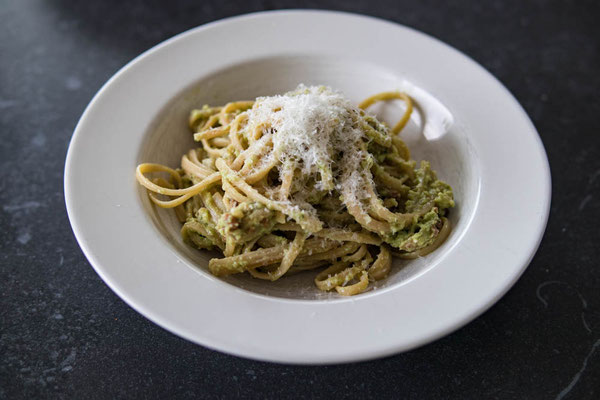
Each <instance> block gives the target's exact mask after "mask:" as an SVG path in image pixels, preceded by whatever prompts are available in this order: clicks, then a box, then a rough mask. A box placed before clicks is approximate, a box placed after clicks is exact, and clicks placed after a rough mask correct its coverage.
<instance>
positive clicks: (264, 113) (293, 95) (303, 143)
mask: <svg viewBox="0 0 600 400" xmlns="http://www.w3.org/2000/svg"><path fill="white" fill-rule="evenodd" d="M363 115H364V112H363V111H361V110H360V109H358V108H357V107H356V106H354V105H353V104H352V103H351V102H350V101H349V100H348V99H347V98H346V97H344V96H343V95H342V94H341V93H339V92H337V91H334V90H333V89H331V88H329V87H325V86H305V85H300V86H298V87H297V88H296V90H294V91H292V92H288V93H286V94H283V95H277V96H270V97H259V98H257V99H256V102H255V104H254V107H253V108H252V109H251V110H249V111H248V124H249V127H250V130H251V131H253V130H256V129H259V130H262V134H263V137H262V139H263V140H264V138H265V137H271V139H272V141H273V151H272V153H271V154H272V155H273V156H275V157H277V158H278V160H279V161H280V162H281V164H282V167H281V168H280V171H283V170H286V167H285V166H286V165H288V166H290V168H296V169H297V170H298V171H300V174H298V175H297V176H295V177H294V178H295V179H294V188H293V190H292V195H293V196H292V199H291V201H292V202H293V203H297V204H298V205H300V206H301V208H303V209H305V210H307V211H310V207H308V206H307V204H306V203H307V202H308V203H313V202H312V201H310V200H311V199H316V198H320V197H322V196H323V195H324V194H325V193H329V192H331V191H332V190H334V189H336V190H341V189H342V188H343V187H351V188H352V189H353V192H354V193H355V194H356V195H357V196H359V197H364V195H361V188H362V186H363V185H362V180H363V179H364V178H365V176H364V175H365V170H364V168H362V167H361V163H362V162H363V161H365V160H367V159H368V158H369V155H368V152H367V151H366V150H365V147H364V143H366V142H367V141H368V140H369V139H368V138H367V137H366V135H365V133H364V129H362V124H363V118H362V116H363ZM384 129H385V128H384ZM384 134H386V135H389V133H388V132H384ZM367 172H368V171H367ZM369 174H370V173H369ZM294 200H295V201H294Z"/></svg>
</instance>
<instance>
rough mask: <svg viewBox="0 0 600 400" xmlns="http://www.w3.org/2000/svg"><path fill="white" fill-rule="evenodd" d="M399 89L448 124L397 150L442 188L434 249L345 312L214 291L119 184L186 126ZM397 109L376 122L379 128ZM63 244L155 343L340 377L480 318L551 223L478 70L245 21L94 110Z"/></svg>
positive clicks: (201, 39) (74, 152)
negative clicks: (229, 105)
mask: <svg viewBox="0 0 600 400" xmlns="http://www.w3.org/2000/svg"><path fill="white" fill-rule="evenodd" d="M405 81H409V82H412V83H414V84H416V85H417V86H418V87H421V88H423V89H424V90H426V91H427V92H429V93H431V94H432V95H433V96H435V97H436V98H437V99H439V100H440V101H441V102H442V103H443V104H444V105H445V106H446V107H447V108H448V109H449V111H450V112H451V113H452V115H453V117H454V124H453V125H452V127H451V129H450V130H449V131H448V132H447V133H446V135H444V136H442V137H441V138H438V139H436V140H427V139H426V138H425V137H423V136H422V135H420V134H419V133H418V132H419V131H418V129H417V126H416V123H417V122H418V120H417V119H415V120H413V121H411V126H409V128H408V131H407V132H403V136H404V138H405V139H406V141H407V142H408V144H409V147H410V148H411V150H412V152H413V157H415V158H416V159H427V160H430V161H431V162H432V165H433V167H434V169H435V170H437V171H438V175H439V176H440V177H441V178H442V179H444V180H445V181H447V182H448V183H450V185H451V186H452V187H453V188H454V193H455V199H456V203H457V206H456V207H455V208H454V209H453V210H452V211H451V214H450V219H451V221H452V223H453V227H454V228H453V231H452V233H451V235H450V237H449V238H448V240H447V241H446V243H444V244H443V246H442V247H440V248H439V249H438V250H436V251H435V252H434V253H432V254H430V255H428V256H426V257H423V258H421V259H418V260H414V261H409V262H400V261H397V262H396V263H395V268H394V269H393V272H392V274H391V275H390V277H389V278H388V279H386V280H384V281H381V282H380V283H379V284H378V285H377V287H375V288H374V290H372V291H369V292H368V293H365V294H361V295H359V296H356V297H352V298H341V297H338V296H337V295H332V294H324V293H322V292H319V291H318V290H316V289H315V288H314V284H313V282H312V279H313V275H314V274H311V273H306V274H299V275H297V276H294V277H289V278H283V279H281V280H279V281H277V282H274V283H270V282H265V281H261V280H254V279H252V278H250V277H249V276H247V275H239V276H232V277H230V278H227V279H223V280H222V279H217V278H215V277H213V276H212V275H210V273H209V272H208V270H207V262H208V260H209V258H211V257H212V256H214V254H209V253H208V252H202V251H198V250H195V249H193V248H190V247H189V246H187V245H185V244H184V243H183V242H182V241H181V238H180V235H179V229H180V224H179V223H178V222H177V220H176V219H175V218H174V215H173V213H172V211H169V210H157V209H156V208H155V207H153V206H152V205H151V203H150V202H149V201H148V198H147V196H146V194H145V191H144V190H143V189H142V188H140V187H139V186H138V185H137V183H136V181H135V177H134V169H135V166H136V165H137V164H138V163H140V162H158V163H164V164H167V165H171V166H178V165H179V160H180V157H181V154H183V153H184V152H185V151H187V150H188V149H189V148H191V147H194V143H193V140H192V138H191V134H190V132H189V130H188V128H187V125H186V120H187V116H188V114H189V111H190V109H192V108H194V107H199V106H201V105H203V104H206V103H208V104H212V105H219V104H223V103H225V102H227V101H231V100H235V99H253V98H255V97H257V96H261V95H270V94H276V93H282V92H286V91H288V90H291V89H293V88H295V87H296V86H297V85H298V84H299V83H305V84H325V85H328V86H331V87H334V88H336V89H339V90H341V91H343V92H344V93H345V94H346V95H347V96H348V97H349V98H350V99H352V100H354V101H356V102H358V101H359V100H361V99H363V98H365V97H367V96H369V95H371V94H374V93H377V92H380V91H386V90H393V89H398V88H400V87H402V86H403V85H404V82H405ZM398 107H399V106H397V105H389V106H385V107H380V108H378V109H377V108H375V109H374V111H375V112H377V113H378V114H379V115H380V116H381V117H382V118H383V119H385V120H388V121H390V122H393V121H394V120H395V118H397V117H398V115H399V113H400V108H398ZM65 198H66V202H67V210H68V213H69V218H70V220H71V224H72V226H73V230H74V232H75V235H76V237H77V240H78V241H79V243H80V245H81V247H82V249H83V251H84V253H85V254H86V256H87V257H88V259H89V260H90V262H91V264H92V265H93V266H94V268H95V269H96V271H97V272H98V274H99V275H100V276H101V277H102V279H104V281H105V282H106V283H107V284H108V285H109V286H110V287H111V288H112V289H113V290H114V291H115V292H116V293H117V294H118V295H119V296H120V297H121V298H123V299H124V300H125V301H126V302H127V303H128V304H130V305H131V306H132V307H133V308H135V309H136V310H138V311H139V312H140V313H142V314H143V315H145V316H146V317H147V318H149V319H151V320H152V321H154V322H156V323H157V324H159V325H160V326H162V327H164V328H166V329H168V330H170V331H172V332H174V333H176V334H178V335H180V336H182V337H184V338H187V339H189V340H191V341H194V342H196V343H199V344H202V345H205V346H208V347H211V348H214V349H217V350H221V351H224V352H227V353H231V354H236V355H240V356H245V357H250V358H255V359H261V360H269V361H278V362H289V363H333V362H343V361H356V360H363V359H369V358H374V357H378V356H383V355H388V354H391V353H394V352H398V351H403V350H408V349H411V348H414V347H416V346H419V345H421V344H423V343H426V342H429V341H431V340H434V339H436V338H438V337H440V336H442V335H444V334H447V333H449V332H451V331H452V330H455V329H457V328H458V327H460V326H462V325H464V324H465V323H467V322H468V321H470V320H471V319H473V318H475V317H476V316H477V315H479V314H480V313H482V312H483V311H484V310H486V309H487V308H488V307H489V306H491V305H492V304H493V303H494V302H495V301H496V300H498V299H499V298H500V297H501V296H502V295H503V294H504V293H505V292H506V291H507V290H508V289H509V288H510V287H511V286H512V284H513V283H514V282H515V281H516V279H517V278H518V277H519V276H520V275H521V273H522V272H523V271H524V269H525V268H526V266H527V264H528V263H529V261H530V260H531V258H532V257H533V254H534V253H535V251H536V249H537V246H538V244H539V241H540V240H541V237H542V234H543V231H544V228H545V224H546V221H547V217H548V212H549V203H550V172H549V168H548V162H547V159H546V155H545V152H544V149H543V146H542V144H541V141H540V139H539V137H538V135H537V133H536V131H535V128H534V127H533V125H532V124H531V122H530V120H529V119H528V118H527V116H526V114H525V113H524V111H523V109H522V108H521V107H520V106H519V104H518V103H517V102H516V100H515V99H514V98H513V97H512V96H511V95H510V93H509V92H508V91H507V90H506V89H505V88H504V87H503V86H502V85H501V84H500V83H499V82H498V81H497V80H496V79H494V77H493V76H491V75H490V74H489V73H488V72H486V71H485V70H484V69H483V68H482V67H480V66H479V65H478V64H476V63H475V62H473V61H472V60H470V59H469V58H467V57H466V56H464V55H463V54H461V53H459V52H457V51H456V50H454V49H452V48H450V47H448V46H446V45H444V44H443V43H441V42H439V41H437V40H435V39H432V38H431V37H428V36H426V35H423V34H421V33H419V32H416V31H414V30H411V29H408V28H405V27H402V26H400V25H397V24H393V23H389V22H385V21H382V20H378V19H374V18H369V17H364V16H358V15H352V14H345V13H334V12H324V11H285V12H269V13H259V14H251V15H246V16H242V17H236V18H230V19H227V20H223V21H219V22H216V23H211V24H208V25H205V26H202V27H199V28H196V29H193V30H191V31H188V32H186V33H183V34H181V35H178V36H176V37H174V38H172V39H170V40H168V41H166V42H164V43H162V44H160V45H158V46H156V47H155V48H153V49H151V50H149V51H147V52H146V53H144V54H143V55H141V56H140V57H138V58H136V59H135V60H133V61H132V62H131V63H129V64H128V65H127V66H125V67H124V68H123V69H122V70H121V71H119V72H118V73H117V74H116V75H115V76H114V77H113V78H111V79H110V80H109V81H108V82H107V83H106V85H105V86H104V87H103V88H102V89H101V90H100V92H98V94H97V95H96V96H95V97H94V99H93V100H92V102H91V103H90V105H89V106H88V108H87V109H86V111H85V113H84V115H83V116H82V118H81V120H80V122H79V124H78V125H77V128H76V130H75V133H74V135H73V139H72V141H71V145H70V147H69V152H68V155H67V163H66V170H65Z"/></svg>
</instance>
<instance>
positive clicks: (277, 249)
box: [136, 85, 454, 296]
mask: <svg viewBox="0 0 600 400" xmlns="http://www.w3.org/2000/svg"><path fill="white" fill-rule="evenodd" d="M396 99H398V100H402V101H403V102H404V103H405V112H404V115H403V117H402V118H401V120H400V121H399V122H398V123H397V124H396V125H395V126H394V127H393V128H389V127H388V126H387V125H385V124H384V123H382V122H380V121H378V120H377V119H376V118H375V117H374V116H372V115H370V114H368V113H367V112H366V111H365V110H366V109H367V108H368V107H369V106H371V105H372V104H374V103H376V102H379V101H389V100H396ZM412 109H413V105H412V100H411V98H410V97H409V96H407V95H406V94H404V93H400V92H385V93H380V94H377V95H375V96H372V97H369V98H368V99H366V100H364V101H363V102H362V103H360V104H359V105H358V107H356V106H354V105H352V104H351V103H350V102H349V101H348V100H347V99H346V98H345V97H344V96H342V95H341V94H340V93H338V92H335V91H333V90H332V89H330V88H328V87H323V86H320V87H314V86H311V87H306V86H304V85H300V86H299V87H298V88H297V89H296V90H294V91H292V92H289V93H286V94H284V95H280V96H272V97H259V98H257V99H256V101H237V102H232V103H228V104H226V105H224V106H222V107H209V106H204V107H202V108H201V109H198V110H193V111H192V112H191V115H190V119H189V125H190V128H191V130H192V131H193V135H194V140H195V141H197V142H199V143H200V145H201V146H200V147H199V148H196V149H192V150H190V151H189V152H188V153H187V154H184V155H183V157H182V159H181V166H180V168H178V169H172V168H169V167H166V166H163V165H159V164H149V163H145V164H140V165H138V167H137V169H136V178H137V180H138V182H139V183H140V184H141V185H143V186H144V187H145V188H146V189H148V192H149V196H150V199H151V200H152V202H154V203H155V204H156V205H158V206H159V207H163V208H174V209H175V213H176V215H177V217H178V218H179V220H180V221H181V222H182V223H183V227H182V229H181V235H182V237H183V239H184V241H185V242H186V243H188V244H190V245H192V246H194V247H197V248H199V249H213V248H218V249H220V250H221V251H222V252H223V255H224V257H223V258H214V259H211V260H210V262H209V265H208V267H209V269H210V271H211V272H212V273H213V274H214V275H217V276H224V275H229V274H236V273H243V272H248V273H249V274H251V275H252V276H253V277H255V278H258V279H265V280H270V281H275V280H277V279H280V278H281V277H282V276H285V275H290V274H293V273H297V272H301V271H305V270H311V269H316V268H323V269H322V270H321V271H320V272H319V273H318V274H317V275H316V277H315V285H316V286H317V287H318V288H319V289H321V290H324V291H330V290H336V291H337V292H338V293H339V294H341V295H344V296H349V295H354V294H357V293H361V292H363V291H365V290H366V289H367V288H368V286H369V282H372V281H375V280H380V279H384V278H386V277H387V275H388V274H389V271H390V269H391V266H392V254H394V255H397V256H399V257H402V258H416V257H420V256H424V255H426V254H428V253H429V252H431V251H433V250H435V248H437V247H438V246H440V245H441V244H442V243H443V241H444V240H445V239H446V237H447V236H448V234H449V232H450V223H449V221H448V219H447V218H446V217H445V216H446V214H447V210H448V209H449V208H451V207H453V206H454V200H453V194H452V189H451V187H450V186H449V185H448V184H446V183H444V182H442V181H440V180H438V179H437V177H436V174H435V172H434V171H433V170H431V168H430V165H429V163H428V162H426V161H422V162H421V163H420V165H419V167H418V168H417V165H416V162H415V161H414V160H411V158H410V152H409V150H408V148H407V147H406V145H405V143H404V142H403V141H402V140H401V139H400V138H399V137H398V134H399V133H400V131H401V130H402V129H403V128H404V127H405V125H406V124H407V122H408V121H409V119H410V116H411V113H412ZM151 173H166V174H167V175H168V179H165V178H164V177H158V176H157V177H154V178H153V179H151V178H149V177H148V176H147V175H148V174H151ZM159 196H162V198H160V197H159Z"/></svg>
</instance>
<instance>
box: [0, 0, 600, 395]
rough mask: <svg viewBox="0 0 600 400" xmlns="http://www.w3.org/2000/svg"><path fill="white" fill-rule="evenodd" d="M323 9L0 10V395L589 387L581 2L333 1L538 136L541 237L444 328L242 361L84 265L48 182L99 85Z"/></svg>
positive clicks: (598, 380)
mask: <svg viewBox="0 0 600 400" xmlns="http://www.w3.org/2000/svg"><path fill="white" fill-rule="evenodd" d="M167 3H168V5H167ZM336 4H337V2H335V1H331V0H329V1H323V2H317V1H311V2H307V3H302V4H301V3H297V2H287V1H286V2H278V1H266V0H264V1H254V0H250V1H245V2H242V1H238V2H232V3H227V2H215V1H208V0H207V1H204V2H201V1H172V2H159V1H149V2H146V3H143V2H141V1H129V2H121V1H116V0H110V1H103V2H71V1H66V0H47V1H34V0H25V1H4V2H2V3H0V18H1V20H2V24H1V26H0V134H1V140H0V164H1V166H2V172H3V177H2V179H1V180H0V201H1V208H0V224H1V227H2V229H1V231H0V290H1V296H0V398H7V399H8V398H11V399H12V398H40V397H52V398H57V397H58V398H112V397H118V398H131V397H133V398H136V397H142V398H166V397H171V396H173V397H180V398H197V397H199V398H219V397H233V396H238V397H247V398H251V397H254V398H263V397H265V398H280V397H284V396H296V397H302V398H315V397H334V396H335V398H349V397H358V396H359V395H360V397H372V398H380V397H390V398H391V397H395V398H415V399H445V398H475V399H482V398H483V399H488V398H489V399H493V398H498V399H514V398H530V399H533V398H544V399H546V398H557V399H559V398H566V399H594V398H600V268H599V265H598V264H599V261H598V260H599V259H600V252H599V250H598V245H597V243H598V241H599V239H600V235H599V234H598V228H597V226H596V224H597V223H598V221H599V220H600V140H599V136H600V134H599V128H600V123H599V121H600V119H599V118H600V95H599V94H598V91H599V89H600V73H599V71H600V23H598V16H600V3H599V2H597V1H580V2H569V1H559V0H556V1H522V2H521V1H513V2H509V1H493V2H476V1H473V2H470V3H467V2H460V5H458V2H446V1H433V0H427V1H423V2H418V1H389V2H368V1H365V0H352V1H347V2H345V3H344V4H345V7H344V9H345V10H348V11H353V12H360V13H365V14H370V15H374V16H377V17H382V18H386V19H390V20H393V21H397V22H400V23H402V24H405V25H408V26H411V27H414V28H416V29H419V30H421V31H423V32H426V33H428V34H431V35H433V36H435V37H437V38H439V39H441V40H443V41H444V42H446V43H448V44H450V45H452V46H454V47H456V48H458V49H460V50H461V51H463V52H465V53H466V54H468V55H469V56H471V57H473V58H474V59H475V60H477V61H478V62H480V63H481V64H482V65H483V66H484V67H486V68H487V69H488V70H490V71H491V72H492V73H493V74H494V75H495V76H497V77H498V78H499V79H500V80H501V81H502V82H503V83H504V84H505V85H506V86H507V87H508V88H509V89H510V90H511V91H512V93H513V94H514V95H515V96H516V97H517V99H518V100H519V101H520V102H521V104H522V105H523V107H524V108H525V109H526V111H527V112H528V113H529V115H530V117H531V118H532V120H533V122H534V123H535V125H536V127H537V129H538V130H539V133H540V135H541V137H542V140H543V142H544V144H545V146H546V151H547V153H548V157H549V159H550V165H551V168H552V183H553V188H554V189H553V197H552V210H551V214H550V220H549V223H548V229H547V231H546V234H545V237H544V240H543V241H542V244H541V247H540V249H539V251H538V253H537V255H536V256H535V258H534V260H533V262H532V263H531V265H530V266H529V268H528V269H527V271H526V272H525V274H524V275H523V277H522V278H521V279H520V280H519V281H518V282H517V283H516V285H515V286H514V287H513V288H512V289H511V290H510V291H509V292H508V294H507V295H506V296H504V297H503V298H502V299H501V300H500V301H499V302H498V303H497V304H496V305H495V306H494V307H492V308H491V309H490V310H489V311H488V312H486V313H485V314H484V315H482V316H481V317H479V318H477V319H476V320H475V321H474V322H472V323H470V324H469V325H467V326H466V327H464V328H462V329H460V330H458V331H457V332H455V333H453V334H451V335H449V336H447V337H445V338H443V339H441V340H438V341H436V342H435V343H433V344H430V345H427V346H424V347H422V348H420V349H417V350H414V351H411V352H408V353H405V354H400V355H397V356H394V357H389V358H385V359H382V360H378V361H371V362H364V363H359V364H350V365H339V366H328V367H296V366H282V365H275V364H268V363H263V362H254V361H249V360H244V359H240V358H236V357H231V356H228V355H224V354H221V353H217V352H214V351H211V350H208V349H205V348H203V347H200V346H197V345H194V344H192V343H189V342H187V341H185V340H183V339H180V338H178V337H176V336H175V335H172V334H171V333H168V332H166V331H165V330H163V329H161V328H159V327H158V326H156V325H154V324H153V323H151V322H150V321H148V320H146V319H145V318H144V317H142V316H141V315H139V314H138V313H136V312H135V311H134V310H133V309H131V308H129V307H128V306H127V305H126V304H125V303H124V302H123V301H121V300H120V299H119V298H118V297H117V296H116V295H115V294H113V293H112V292H111V290H110V289H109V288H108V287H107V286H106V285H105V284H104V283H103V282H102V281H101V280H100V278H99V277H98V276H97V275H96V273H95V272H94V270H93V269H92V268H91V267H90V265H89V263H88V262H87V260H86V259H85V257H84V256H83V254H82V252H81V250H80V249H79V246H78V245H77V243H76V241H75V239H74V237H73V234H72V231H71V228H70V225H69V221H68V219H67V215H66V211H65V206H64V198H63V184H62V182H63V168H64V160H65V155H66V151H67V146H68V143H69V139H70V137H71V134H72V132H73V129H74V127H75V124H76V123H77V120H78V118H79V116H80V115H81V113H82V112H83V110H84V108H85V106H86V105H87V103H88V102H89V101H90V99H91V98H92V96H93V95H94V93H95V92H96V91H97V90H98V89H99V88H100V87H101V85H102V84H103V83H104V82H105V81H106V80H107V79H108V78H109V77H110V76H111V75H112V74H114V73H115V72H116V71H117V70H118V69H119V68H120V67H121V66H122V65H124V64H125V63H126V62H128V61H129V60H130V59H132V58H133V57H135V56H136V55H138V54H139V53H141V52H143V51H144V50H146V49H148V48H149V47H151V46H153V45H155V44H157V43H159V42H160V41H162V40H164V39H166V38H168V37H170V36H172V35H174V34H177V33H179V32H182V31H184V30H186V29H188V28H192V27H194V26H197V25H200V24H203V23H205V22H208V21H213V20H216V19H220V18H223V17H228V16H232V15H236V14H241V13H246V12H250V11H257V10H264V9H273V8H290V7H311V8H329V9H339V8H340V7H339V6H337V5H336ZM515 146H518V143H515ZM507 162H510V160H507ZM98 173H102V171H101V169H100V170H99V171H98Z"/></svg>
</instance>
